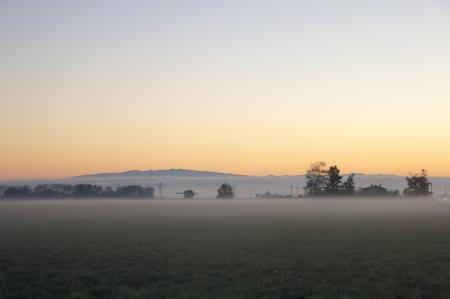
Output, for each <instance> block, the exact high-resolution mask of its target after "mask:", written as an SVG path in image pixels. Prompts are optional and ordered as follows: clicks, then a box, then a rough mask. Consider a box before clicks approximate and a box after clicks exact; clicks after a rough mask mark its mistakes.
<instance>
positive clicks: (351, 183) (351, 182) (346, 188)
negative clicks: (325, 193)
mask: <svg viewBox="0 0 450 299" xmlns="http://www.w3.org/2000/svg"><path fill="white" fill-rule="evenodd" d="M354 178H355V175H354V174H351V175H349V176H348V178H347V180H346V181H345V182H344V184H342V192H343V194H345V195H354V194H355V179H354Z"/></svg>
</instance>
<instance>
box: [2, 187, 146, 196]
mask: <svg viewBox="0 0 450 299" xmlns="http://www.w3.org/2000/svg"><path fill="white" fill-rule="evenodd" d="M0 196H1V197H4V198H64V197H75V198H93V197H94V198H95V197H107V198H109V197H112V198H114V197H117V198H153V197H154V189H153V187H142V186H139V185H127V186H120V187H117V188H114V189H113V188H112V187H109V186H108V187H102V186H98V185H92V184H78V185H65V184H45V185H37V186H36V187H34V188H32V187H30V186H3V187H2V188H0Z"/></svg>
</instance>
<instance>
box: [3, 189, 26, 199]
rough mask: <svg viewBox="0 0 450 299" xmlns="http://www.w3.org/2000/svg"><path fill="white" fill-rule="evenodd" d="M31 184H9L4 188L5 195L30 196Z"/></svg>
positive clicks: (11, 196) (14, 196)
mask: <svg viewBox="0 0 450 299" xmlns="http://www.w3.org/2000/svg"><path fill="white" fill-rule="evenodd" d="M31 191H32V190H31V187H30V186H9V187H6V189H5V190H4V194H3V196H4V197H5V198H28V197H31V195H32V193H31Z"/></svg>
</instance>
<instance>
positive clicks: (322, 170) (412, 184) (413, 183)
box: [304, 161, 432, 197]
mask: <svg viewBox="0 0 450 299" xmlns="http://www.w3.org/2000/svg"><path fill="white" fill-rule="evenodd" d="M305 177H306V185H305V187H304V190H305V195H306V196H310V197H315V196H399V195H400V191H399V190H387V189H386V188H384V187H382V186H381V185H379V186H377V185H375V186H374V185H371V186H370V187H366V188H360V189H358V190H356V188H355V180H354V174H350V175H348V176H347V179H346V180H345V181H343V176H342V175H341V172H340V169H339V168H338V167H337V166H336V165H334V166H330V167H327V164H326V163H325V162H322V161H318V162H315V163H313V164H311V166H310V167H309V168H308V169H307V170H306V173H305ZM405 179H406V183H407V188H405V189H404V190H403V195H404V196H407V197H427V196H430V195H431V194H432V192H431V191H430V186H431V182H430V181H429V180H428V173H427V171H426V170H425V169H422V170H421V171H420V172H419V173H416V174H411V175H410V176H407V177H406V178H405Z"/></svg>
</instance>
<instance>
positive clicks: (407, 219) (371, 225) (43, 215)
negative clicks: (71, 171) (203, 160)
mask: <svg viewBox="0 0 450 299" xmlns="http://www.w3.org/2000/svg"><path fill="white" fill-rule="evenodd" d="M0 298H450V214H449V213H448V212H447V211H446V210H445V209H444V208H439V207H437V206H436V205H433V204H432V203H431V202H428V201H387V200H379V201H376V200H370V201H367V200H366V201H364V200H359V201H358V200H339V201H338V200H317V201H312V200H295V201H294V200H291V201H289V200H284V201H283V200H282V201H238V200H234V201H216V200H212V201H207V200H198V201H180V200H178V201H177V200H171V201H167V202H161V201H146V202H144V201H136V200H130V201H92V202H90V201H78V202H77V201H53V202H32V203H30V202H0Z"/></svg>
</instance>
